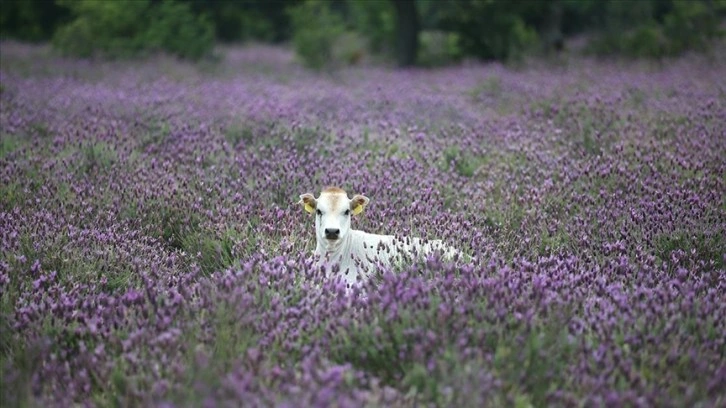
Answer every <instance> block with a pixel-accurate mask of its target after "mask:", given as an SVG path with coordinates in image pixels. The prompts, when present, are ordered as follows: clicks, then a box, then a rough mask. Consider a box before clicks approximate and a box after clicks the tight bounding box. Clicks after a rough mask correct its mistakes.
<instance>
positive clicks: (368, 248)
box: [298, 187, 459, 287]
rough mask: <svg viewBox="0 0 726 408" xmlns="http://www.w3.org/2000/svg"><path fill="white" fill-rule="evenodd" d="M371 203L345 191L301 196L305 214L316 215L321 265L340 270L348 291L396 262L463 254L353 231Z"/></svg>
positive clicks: (328, 190)
mask: <svg viewBox="0 0 726 408" xmlns="http://www.w3.org/2000/svg"><path fill="white" fill-rule="evenodd" d="M369 201H370V200H369V199H368V197H366V196H363V195H360V194H356V195H354V196H353V198H352V199H349V198H348V194H347V193H346V192H345V191H344V190H342V189H340V188H337V187H328V188H326V189H324V190H323V191H322V192H321V193H320V196H319V197H318V198H315V196H313V195H312V194H310V193H306V194H302V195H301V196H300V201H299V202H298V204H301V205H302V206H303V208H304V209H305V211H307V212H309V213H311V214H315V237H316V239H317V246H316V247H315V255H316V257H317V265H318V266H324V267H325V268H326V271H327V273H328V274H330V273H331V272H332V271H334V270H335V268H336V267H338V268H339V273H340V274H342V275H343V279H344V280H345V282H346V283H347V285H348V287H350V285H351V284H353V283H355V282H357V281H358V280H359V279H360V280H364V279H366V278H368V277H370V276H371V275H372V274H373V273H375V272H376V271H377V270H378V268H379V267H380V266H391V265H395V264H396V262H400V261H403V260H406V259H411V258H414V257H416V256H420V255H428V254H432V253H435V252H438V253H440V254H441V255H442V256H443V257H453V256H455V255H457V254H459V252H458V251H457V250H455V249H453V248H450V247H447V246H446V245H444V244H443V243H442V242H441V240H432V241H424V240H421V239H419V238H405V237H400V238H397V237H395V236H393V235H376V234H369V233H367V232H363V231H359V230H354V229H351V225H350V219H351V217H352V216H353V215H357V214H360V213H361V212H363V209H364V208H365V207H366V205H368V202H369Z"/></svg>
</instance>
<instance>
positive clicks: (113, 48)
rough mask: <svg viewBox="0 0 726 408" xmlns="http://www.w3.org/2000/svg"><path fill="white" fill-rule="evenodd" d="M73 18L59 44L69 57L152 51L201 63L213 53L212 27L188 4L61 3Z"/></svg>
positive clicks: (142, 1)
mask: <svg viewBox="0 0 726 408" xmlns="http://www.w3.org/2000/svg"><path fill="white" fill-rule="evenodd" d="M60 4H62V5H64V6H65V7H67V8H68V9H69V10H70V11H71V13H72V15H73V16H74V19H73V20H72V21H71V22H69V23H68V24H66V25H64V26H62V27H60V28H59V29H58V31H57V32H56V33H55V36H54V38H53V42H54V45H55V46H56V47H57V48H58V49H60V50H61V51H62V52H63V53H64V54H67V55H73V56H79V57H90V56H93V55H96V54H99V55H102V56H106V57H130V56H134V55H139V54H140V53H142V52H146V51H150V50H164V51H166V52H169V53H171V54H173V55H176V56H179V57H182V58H188V59H199V58H201V57H203V56H205V55H208V54H209V53H210V52H211V49H212V46H213V40H214V38H213V26H212V25H211V23H209V22H208V21H207V20H206V19H205V18H204V17H203V16H195V15H194V14H192V13H191V10H190V8H189V6H188V5H186V4H182V3H177V2H174V1H171V0H167V1H162V2H158V3H152V2H150V1H148V0H139V1H136V0H122V1H117V2H105V1H104V2H98V1H93V0H82V1H62V2H60Z"/></svg>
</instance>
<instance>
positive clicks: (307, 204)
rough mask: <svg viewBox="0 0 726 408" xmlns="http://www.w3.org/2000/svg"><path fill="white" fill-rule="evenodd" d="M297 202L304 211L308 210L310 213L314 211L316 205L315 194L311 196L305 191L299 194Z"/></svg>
mask: <svg viewBox="0 0 726 408" xmlns="http://www.w3.org/2000/svg"><path fill="white" fill-rule="evenodd" d="M297 203H298V204H301V205H302V206H303V208H304V209H305V211H307V212H309V213H310V214H312V213H314V212H315V206H316V205H317V200H315V196H313V195H312V194H310V193H305V194H301V195H300V201H298V202H297Z"/></svg>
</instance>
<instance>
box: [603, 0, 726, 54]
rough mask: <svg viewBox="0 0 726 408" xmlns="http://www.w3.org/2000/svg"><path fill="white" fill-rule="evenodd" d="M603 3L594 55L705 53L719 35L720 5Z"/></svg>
mask: <svg viewBox="0 0 726 408" xmlns="http://www.w3.org/2000/svg"><path fill="white" fill-rule="evenodd" d="M657 5H659V3H655V2H642V3H641V2H639V3H637V4H636V7H630V5H629V4H625V3H623V2H611V3H607V7H606V8H605V10H603V12H604V14H605V17H604V20H603V23H602V29H603V32H602V33H601V34H600V35H599V36H596V37H595V38H594V39H593V41H592V42H591V44H590V51H591V52H593V53H595V54H598V55H624V56H628V57H634V58H661V57H667V56H674V55H678V54H680V53H682V52H684V51H688V50H695V51H707V50H708V49H709V47H710V45H711V44H712V42H713V40H714V39H716V38H719V37H722V36H723V30H721V29H720V28H719V25H720V23H721V20H722V17H721V14H722V13H723V11H724V10H721V9H720V8H719V7H721V8H723V7H724V6H718V5H713V4H711V5H709V4H708V3H705V2H701V1H679V0H676V1H672V2H667V3H666V4H665V5H666V6H667V7H665V8H658V7H656V6H657Z"/></svg>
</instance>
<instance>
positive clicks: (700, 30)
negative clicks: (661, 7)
mask: <svg viewBox="0 0 726 408" xmlns="http://www.w3.org/2000/svg"><path fill="white" fill-rule="evenodd" d="M719 24H720V18H719V16H718V14H716V13H715V10H710V9H709V7H708V6H707V5H706V4H704V3H702V2H698V1H683V0H680V1H675V2H674V3H673V11H671V12H670V13H669V14H668V15H666V17H665V21H664V22H663V32H664V34H665V36H666V37H667V38H668V41H669V44H668V45H669V51H670V54H679V53H681V52H683V51H686V50H696V51H705V50H707V49H708V47H709V43H710V42H711V40H713V39H714V38H717V37H720V36H722V35H723V32H722V31H721V30H720V28H719Z"/></svg>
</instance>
